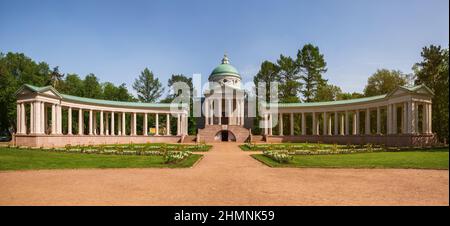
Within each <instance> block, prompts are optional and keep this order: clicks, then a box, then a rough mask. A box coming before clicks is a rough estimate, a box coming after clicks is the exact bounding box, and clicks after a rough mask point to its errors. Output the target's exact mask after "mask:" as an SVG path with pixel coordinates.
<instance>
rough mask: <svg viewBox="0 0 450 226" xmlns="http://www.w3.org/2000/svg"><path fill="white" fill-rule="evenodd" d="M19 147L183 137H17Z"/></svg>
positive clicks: (177, 138)
mask: <svg viewBox="0 0 450 226" xmlns="http://www.w3.org/2000/svg"><path fill="white" fill-rule="evenodd" d="M13 139H14V143H15V145H17V146H27V147H64V146H65V145H67V144H70V145H99V144H129V143H178V142H180V139H181V136H77V135H44V136H33V135H15V136H14V138H13Z"/></svg>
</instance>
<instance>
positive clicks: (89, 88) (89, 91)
mask: <svg viewBox="0 0 450 226" xmlns="http://www.w3.org/2000/svg"><path fill="white" fill-rule="evenodd" d="M83 97H88V98H97V99H102V98H103V92H102V86H101V85H100V82H99V80H98V78H97V76H95V75H94V74H92V73H91V74H88V75H86V77H85V78H84V81H83Z"/></svg>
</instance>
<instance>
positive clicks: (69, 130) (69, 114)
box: [67, 107, 72, 135]
mask: <svg viewBox="0 0 450 226" xmlns="http://www.w3.org/2000/svg"><path fill="white" fill-rule="evenodd" d="M67 134H68V135H72V108H71V107H69V108H68V109H67Z"/></svg>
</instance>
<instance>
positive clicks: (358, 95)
mask: <svg viewBox="0 0 450 226" xmlns="http://www.w3.org/2000/svg"><path fill="white" fill-rule="evenodd" d="M362 97H364V94H362V93H357V92H353V93H341V94H339V95H338V96H337V100H350V99H356V98H362Z"/></svg>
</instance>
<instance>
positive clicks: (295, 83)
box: [277, 55, 302, 103]
mask: <svg viewBox="0 0 450 226" xmlns="http://www.w3.org/2000/svg"><path fill="white" fill-rule="evenodd" d="M277 64H278V69H279V80H280V86H279V93H280V97H279V98H280V102H283V103H296V102H299V98H298V96H299V95H298V93H299V91H300V88H301V86H302V83H300V81H299V79H300V76H299V74H298V73H299V67H298V66H297V64H296V62H295V60H293V59H292V58H291V57H289V56H287V57H286V56H283V55H280V59H278V60H277Z"/></svg>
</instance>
